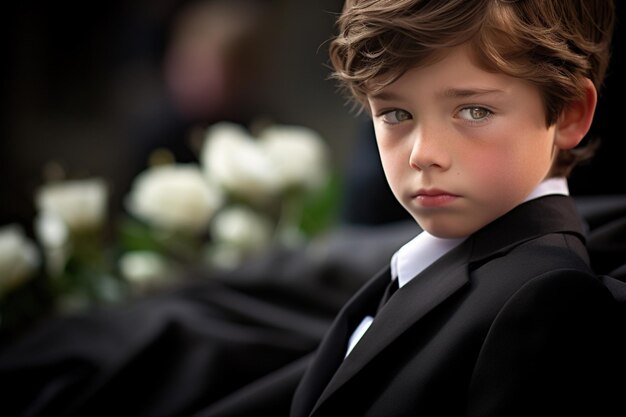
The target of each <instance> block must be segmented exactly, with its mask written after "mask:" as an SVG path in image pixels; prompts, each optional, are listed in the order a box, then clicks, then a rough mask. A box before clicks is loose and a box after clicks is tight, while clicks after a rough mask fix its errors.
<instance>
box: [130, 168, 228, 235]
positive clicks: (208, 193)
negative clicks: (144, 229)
mask: <svg viewBox="0 0 626 417" xmlns="http://www.w3.org/2000/svg"><path fill="white" fill-rule="evenodd" d="M221 204H222V195H221V192H220V190H219V189H218V188H217V187H216V186H214V185H212V184H211V183H209V182H208V181H207V180H206V179H205V177H204V175H203V174H202V171H201V170H200V168H199V167H197V166H196V165H193V164H175V165H161V166H156V167H153V168H150V169H148V170H146V171H144V172H142V173H141V174H139V175H138V176H137V178H135V181H134V182H133V185H132V188H131V191H130V194H129V195H128V197H127V200H126V205H127V209H128V210H129V212H130V213H131V214H133V215H135V216H136V217H138V218H139V219H142V220H144V221H146V222H148V223H150V224H151V225H153V226H155V227H158V228H161V229H164V230H167V231H174V232H175V231H180V232H186V233H200V232H203V231H205V230H206V228H207V226H208V224H209V221H210V220H211V218H212V217H213V215H214V214H215V211H216V210H217V209H218V208H219V207H220V205H221Z"/></svg>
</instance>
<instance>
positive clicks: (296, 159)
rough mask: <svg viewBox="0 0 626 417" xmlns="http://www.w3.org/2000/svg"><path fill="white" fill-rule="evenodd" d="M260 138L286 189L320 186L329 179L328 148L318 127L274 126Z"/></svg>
mask: <svg viewBox="0 0 626 417" xmlns="http://www.w3.org/2000/svg"><path fill="white" fill-rule="evenodd" d="M259 140H260V143H261V146H262V147H263V149H264V150H265V152H266V153H267V154H268V156H269V157H270V159H271V160H272V161H273V166H274V167H275V168H276V169H277V171H278V175H279V177H280V179H281V182H282V183H281V185H282V187H283V188H290V187H303V188H305V189H316V188H319V187H320V186H322V185H323V184H324V182H325V181H326V179H327V178H328V149H327V146H326V143H325V142H324V139H323V138H322V137H321V136H320V135H319V134H318V133H317V132H315V131H314V130H312V129H309V128H306V127H301V126H281V125H273V126H270V127H268V128H266V129H264V130H263V131H262V132H261V134H260V135H259Z"/></svg>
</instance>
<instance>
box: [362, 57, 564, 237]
mask: <svg viewBox="0 0 626 417" xmlns="http://www.w3.org/2000/svg"><path fill="white" fill-rule="evenodd" d="M368 101H369V104H370V107H371V113H372V118H373V121H374V128H375V131H376V140H377V142H378V148H379V151H380V156H381V160H382V164H383V168H384V170H385V175H386V177H387V181H388V182H389V184H390V186H391V189H392V191H393V193H394V195H395V197H396V198H397V199H398V200H399V201H400V203H401V204H402V205H403V206H404V208H405V209H407V210H408V211H409V212H410V213H411V215H412V216H413V217H414V218H415V220H416V221H417V222H418V223H419V225H420V226H421V227H422V228H423V229H424V230H426V231H428V232H430V233H431V234H433V235H435V236H438V237H443V238H451V237H463V236H468V235H470V234H472V233H473V232H475V231H477V230H478V229H480V228H481V227H483V226H485V225H486V224H488V223H490V222H491V221H493V220H495V219H496V218H498V217H500V216H501V215H503V214H504V213H506V212H508V211H509V210H511V209H512V208H514V207H515V206H517V205H518V204H520V203H521V202H522V201H523V200H524V199H525V198H526V196H527V195H528V194H529V193H530V192H531V191H532V190H533V188H534V187H535V186H537V184H539V183H540V182H541V181H542V180H543V179H544V178H545V177H546V176H547V174H548V172H549V170H550V167H551V164H552V160H553V156H554V154H555V153H556V148H555V145H554V136H555V128H554V127H546V122H545V116H544V107H543V104H542V100H541V97H540V94H539V90H538V89H537V88H536V87H534V86H532V85H530V84H528V83H526V82H525V81H523V80H520V79H517V78H513V77H509V76H506V75H504V74H496V73H490V72H486V71H484V70H482V69H480V68H479V67H477V66H476V65H474V64H473V63H472V61H471V60H470V57H469V54H468V52H467V50H466V49H465V47H457V48H454V49H451V50H450V52H449V53H448V54H447V55H445V57H444V58H443V59H442V60H439V61H437V62H436V63H434V64H432V65H430V66H426V67H423V68H416V69H413V70H411V71H409V72H407V73H406V74H404V75H403V76H402V77H401V78H400V79H398V80H397V81H396V82H394V83H393V84H391V85H389V86H388V87H386V88H384V89H383V90H382V91H380V92H379V93H376V94H374V95H370V96H369V97H368Z"/></svg>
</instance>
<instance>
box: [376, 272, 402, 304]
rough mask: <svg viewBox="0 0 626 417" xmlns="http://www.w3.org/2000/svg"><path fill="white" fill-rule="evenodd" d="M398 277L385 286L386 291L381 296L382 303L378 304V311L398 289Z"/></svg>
mask: <svg viewBox="0 0 626 417" xmlns="http://www.w3.org/2000/svg"><path fill="white" fill-rule="evenodd" d="M398 288H400V287H399V285H398V278H396V279H392V280H391V281H390V282H389V284H387V288H385V292H384V294H383V298H381V300H380V303H379V304H378V309H377V310H376V312H378V311H380V309H381V308H383V306H384V305H385V303H386V302H387V301H388V300H389V299H390V298H391V296H392V295H393V294H394V293H395V292H396V291H397V290H398Z"/></svg>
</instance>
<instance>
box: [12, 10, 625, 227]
mask: <svg viewBox="0 0 626 417" xmlns="http://www.w3.org/2000/svg"><path fill="white" fill-rule="evenodd" d="M341 6H342V1H341V0H316V1H296V0H203V1H199V0H195V1H194V0H150V1H148V0H125V1H121V0H107V1H102V0H96V1H92V2H80V1H77V0H61V1H58V2H52V3H51V2H45V1H37V0H34V1H29V2H10V3H9V4H7V5H5V10H4V12H3V13H4V15H5V17H6V18H5V24H4V25H3V29H2V30H3V36H2V40H3V42H4V45H3V48H2V51H3V54H4V57H3V65H2V71H3V76H2V80H3V82H2V104H3V112H2V122H1V131H0V224H5V223H8V222H19V223H22V224H24V225H25V226H26V227H27V228H28V227H29V225H30V222H31V219H32V216H33V214H34V212H35V209H34V207H33V192H34V190H35V189H36V188H37V187H38V186H39V185H40V184H41V183H42V182H43V181H44V180H46V179H47V180H49V179H55V178H58V177H65V178H81V177H87V176H100V177H104V178H106V179H107V181H108V182H109V186H110V190H111V204H112V205H113V207H114V208H115V207H119V205H120V203H121V200H122V198H123V195H124V194H125V193H126V192H127V191H128V187H129V185H130V182H131V179H132V178H133V177H135V176H136V175H137V173H139V172H140V171H142V170H143V169H144V168H145V167H146V166H147V162H148V158H149V157H150V154H151V152H152V151H153V150H154V149H157V148H159V147H167V148H168V149H170V150H171V151H172V153H173V155H174V157H175V158H176V160H178V161H181V162H185V161H193V160H195V159H196V158H197V156H198V135H199V133H198V132H202V128H204V127H206V126H208V125H210V124H211V123H214V122H216V121H221V120H229V121H234V122H237V123H241V124H244V125H246V126H253V125H254V123H257V122H259V121H268V120H269V121H273V122H276V123H283V124H294V125H302V126H307V127H310V128H312V129H314V130H316V131H318V132H319V133H320V134H321V136H322V137H323V138H325V140H326V141H327V142H328V144H329V146H330V147H331V149H332V156H333V161H332V163H333V165H334V166H335V167H336V168H337V170H338V172H340V173H342V175H343V174H344V173H345V175H346V179H345V183H346V184H347V185H348V186H350V187H351V188H350V189H351V190H356V192H355V193H354V196H355V197H354V199H352V197H351V196H348V193H346V194H345V196H344V197H345V198H346V199H351V200H350V201H348V202H347V204H346V205H347V206H349V207H350V208H349V209H347V210H348V212H350V213H354V212H355V210H357V209H364V205H363V204H365V203H368V202H369V204H371V202H372V195H373V194H370V192H372V193H373V192H375V191H373V190H374V189H382V191H381V192H382V193H383V195H384V196H385V197H384V198H381V199H379V201H382V202H383V204H388V205H391V206H395V202H393V201H389V197H390V195H389V194H388V190H386V184H385V183H384V181H383V180H382V179H381V171H380V167H379V166H378V165H377V162H376V161H377V159H376V156H375V148H374V147H373V142H372V140H371V132H370V129H369V127H368V126H367V123H364V122H363V120H359V119H358V118H356V117H355V116H353V115H352V114H350V112H349V108H348V107H347V106H346V105H345V101H344V98H343V97H341V96H340V95H339V94H337V92H336V89H335V85H334V84H333V83H332V82H330V81H328V80H327V76H328V74H329V70H328V68H327V67H326V61H327V45H326V41H327V39H328V38H329V37H330V36H331V35H332V33H333V30H334V19H335V15H336V13H338V12H339V11H340V9H341ZM617 7H618V11H619V12H618V14H619V16H618V18H619V19H620V21H618V28H617V33H616V36H615V54H614V60H613V63H612V66H611V68H610V70H609V77H608V79H607V82H606V88H605V90H604V91H603V92H602V93H601V97H600V105H599V107H598V112H597V119H596V122H595V123H594V126H593V134H594V135H599V136H600V137H602V138H603V139H604V142H605V143H604V145H603V147H602V148H601V150H600V151H599V153H598V155H597V157H596V158H595V160H594V161H593V163H591V164H588V165H586V166H584V167H581V168H580V169H579V170H578V171H577V172H576V174H575V175H574V177H573V179H572V192H573V193H574V194H578V195H580V194H616V193H626V181H624V178H625V176H624V162H623V160H622V158H623V155H624V152H623V150H624V145H623V141H624V139H623V137H622V136H623V130H622V126H621V119H622V118H623V115H622V114H621V108H622V99H623V97H624V74H625V71H624V64H623V61H624V59H623V55H624V54H623V51H624V46H623V33H624V29H623V27H622V26H623V24H622V22H621V16H623V14H624V12H623V9H624V6H623V4H622V3H620V2H618V4H617ZM355 158H356V159H357V160H356V161H355ZM364 161H365V162H364ZM370 161H372V164H369V162H370ZM355 173H359V175H360V178H361V180H356V179H354V177H355V175H354V174H355ZM368 190H370V191H368ZM372 210H373V211H375V207H374V208H372ZM391 211H392V212H394V213H395V214H385V213H387V212H386V211H385V210H383V211H381V212H377V213H382V214H380V215H379V214H377V213H374V214H372V215H371V216H369V215H363V216H361V217H360V218H356V219H353V217H351V216H353V214H350V213H348V212H345V213H347V214H345V216H344V219H345V220H346V221H351V220H354V221H356V222H364V223H369V222H377V221H379V220H380V221H385V220H386V218H385V216H390V217H389V218H396V217H402V215H403V214H402V213H400V212H399V211H398V210H397V207H394V208H393V209H392V210H391ZM377 216H379V219H378V220H377V219H376V217H377ZM380 216H382V217H380Z"/></svg>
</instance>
